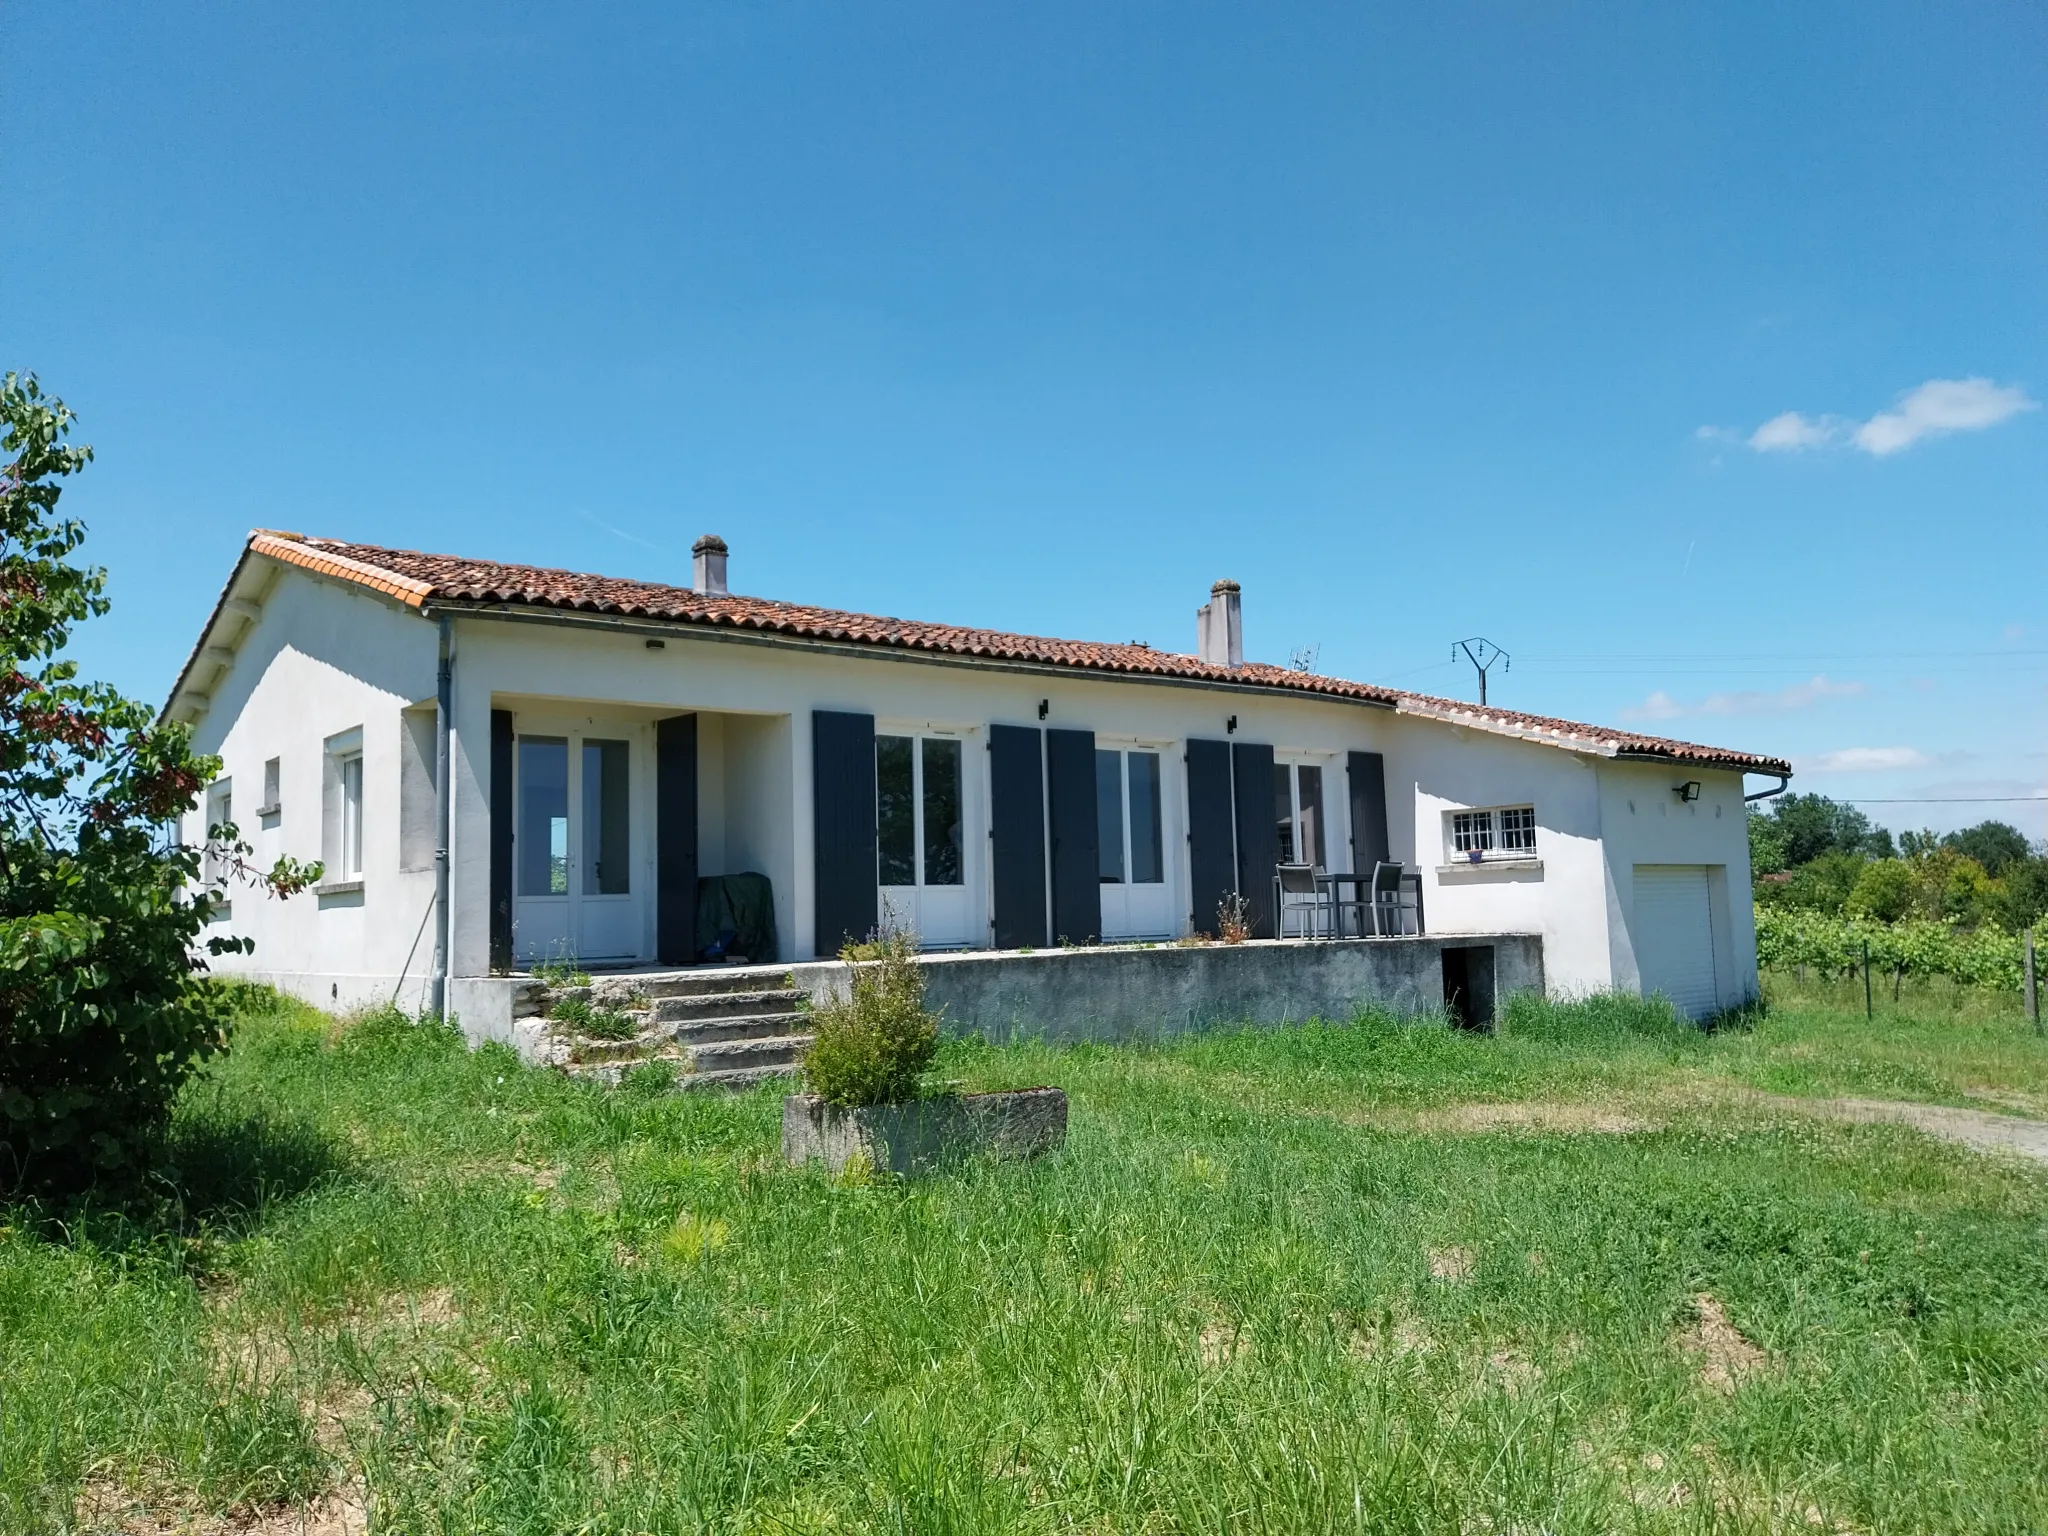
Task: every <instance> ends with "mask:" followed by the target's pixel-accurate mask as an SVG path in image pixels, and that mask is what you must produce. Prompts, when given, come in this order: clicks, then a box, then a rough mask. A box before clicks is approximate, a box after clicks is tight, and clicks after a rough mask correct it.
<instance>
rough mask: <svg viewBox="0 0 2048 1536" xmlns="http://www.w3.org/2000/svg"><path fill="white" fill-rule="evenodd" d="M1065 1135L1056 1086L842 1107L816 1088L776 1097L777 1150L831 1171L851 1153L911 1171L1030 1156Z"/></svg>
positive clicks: (889, 1168)
mask: <svg viewBox="0 0 2048 1536" xmlns="http://www.w3.org/2000/svg"><path fill="white" fill-rule="evenodd" d="M1066 1139H1067V1096H1066V1094H1065V1093H1063V1092H1061V1091H1060V1090H1059V1089H1057V1088H1025V1089H1021V1090H1018V1091H1016V1092H1011V1093H970V1094H963V1095H949V1096H947V1097H945V1098H934V1099H918V1100H915V1101H914V1102H912V1103H909V1104H870V1105H861V1106H857V1107H854V1108H844V1107H842V1106H840V1105H836V1104H827V1103H826V1102H825V1101H824V1100H823V1099H821V1098H819V1097H818V1096H817V1095H816V1094H811V1093H796V1094H791V1095H790V1096H789V1097H788V1098H786V1099H784V1100H783V1101H782V1155H783V1157H785V1158H786V1159H788V1161H790V1162H792V1163H808V1162H822V1163H824V1164H825V1166H826V1167H827V1168H829V1169H830V1170H831V1171H832V1172H834V1173H837V1172H839V1171H840V1170H841V1169H842V1168H844V1167H845V1166H846V1165H847V1163H848V1162H849V1161H851V1160H852V1159H854V1158H856V1157H860V1158H865V1159H866V1160H867V1162H868V1163H869V1165H870V1166H872V1167H874V1168H876V1169H879V1170H883V1171H886V1172H889V1173H914V1172H918V1171H920V1170H923V1169H927V1168H932V1167H936V1166H939V1165H941V1164H943V1163H947V1162H952V1161H955V1160H957V1159H959V1158H963V1157H972V1156H975V1155H977V1154H988V1155H990V1156H995V1157H1007V1158H1029V1157H1036V1156H1038V1155H1039V1154H1040V1153H1042V1152H1050V1151H1052V1150H1053V1149H1054V1148H1056V1147H1059V1146H1062V1145H1064V1144H1065V1142H1066Z"/></svg>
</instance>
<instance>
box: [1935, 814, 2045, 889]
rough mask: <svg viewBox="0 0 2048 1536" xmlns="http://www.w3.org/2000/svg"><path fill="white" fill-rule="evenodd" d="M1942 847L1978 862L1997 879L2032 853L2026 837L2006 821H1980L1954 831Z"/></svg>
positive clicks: (1987, 872)
mask: <svg viewBox="0 0 2048 1536" xmlns="http://www.w3.org/2000/svg"><path fill="white" fill-rule="evenodd" d="M1941 846H1942V847H1944V848H1953V849H1954V850H1955V851H1956V852H1957V853H1960V854H1961V855H1963V857H1965V858H1969V859H1975V860H1976V861H1977V862H1978V863H1979V864H1982V865H1983V866H1984V872H1985V873H1986V874H1988V875H1991V876H1993V877H1994V878H1996V877H1997V876H1999V875H2002V874H2004V873H2005V871H2006V869H2007V867H2008V866H2010V865H2013V864H2017V863H2019V862H2020V861H2022V860H2023V859H2025V858H2026V857H2027V854H2028V852H2029V850H2028V848H2027V839H2026V834H2025V833H2023V832H2021V831H2020V829H2019V828H2018V827H2015V826H2010V825H2008V824H2007V823H2005V822H2002V821H1980V822H1978V823H1977V825H1976V826H1974V827H1965V828H1964V829H1963V830H1962V831H1960V832H1951V833H1949V834H1948V835H1947V836H1946V837H1944V838H1943V839H1942V840H1941Z"/></svg>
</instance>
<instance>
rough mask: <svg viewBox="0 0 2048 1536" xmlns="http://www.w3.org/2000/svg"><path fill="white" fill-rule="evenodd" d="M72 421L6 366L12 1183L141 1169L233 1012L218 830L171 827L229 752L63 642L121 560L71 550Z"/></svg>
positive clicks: (4, 597) (7, 1010)
mask: <svg viewBox="0 0 2048 1536" xmlns="http://www.w3.org/2000/svg"><path fill="white" fill-rule="evenodd" d="M71 422H72V416H71V413H70V412H69V411H68V410H66V409H65V407H64V405H63V404H62V402H60V401H58V400H55V399H46V398H45V397H44V396H43V393H42V390H41V388H40V387H39V386H38V384H37V382H36V380H35V378H34V376H33V375H16V374H12V373H10V374H7V375H6V376H5V378H4V379H0V452H4V453H5V454H7V455H8V458H7V461H6V463H5V464H4V465H0V1188H4V1187H20V1186H22V1185H25V1184H32V1185H36V1186H40V1187H50V1188H62V1187H67V1186H69V1187H76V1186H79V1185H83V1184H85V1183H88V1182H91V1181H94V1180H96V1179H101V1178H105V1177H108V1176H110V1175H111V1176H121V1175H127V1174H132V1173H134V1172H135V1171H137V1169H138V1166H139V1163H140V1161H141V1159H142V1157H143V1155H144V1153H145V1151H146V1149H147V1148H148V1146H149V1145H150V1143H151V1141H152V1140H153V1138H154V1136H155V1134H156V1133H157V1132H158V1130H159V1129H160V1128H161V1126H162V1123H163V1121H164V1118H165V1116H166V1115H167V1113H168V1111H169V1108H170V1104H171V1100H172V1098H173V1096H174V1095H175V1094H176V1092H177V1090H178V1086H179V1084H180V1083H182V1082H183V1081H184V1079H185V1077H186V1075H187V1074H188V1073H189V1072H190V1071H191V1070H192V1068H193V1067H194V1066H195V1065H196V1064H197V1063H198V1061H199V1060H200V1059H201V1058H202V1057H204V1056H205V1055H206V1054H208V1053H209V1052H211V1051H215V1050H218V1049H219V1048H220V1046H221V1044H222V1043H223V1039H224V1034H225V1029H226V1023H227V1015H226V1010H225V1007H224V1005H223V1003H222V1001H221V998H220V995H219V993H218V991H217V989H215V988H213V987H211V986H209V985H207V983H206V980H205V978H204V976H203V974H202V973H203V971H204V968H205V962H204V961H203V960H202V959H200V958H198V957H197V955H195V953H194V951H193V943H194V940H195V939H196V938H197V936H198V934H199V931H200V929H201V927H202V926H203V924H204V923H205V921H206V919H207V917H208V916H209V914H210V912H211V903H212V898H210V897H208V896H206V895H197V896H191V897H190V898H189V899H188V892H189V891H190V888H191V886H192V884H193V882H194V880H195V877H196V876H197V874H198V872H199V861H200V857H201V852H202V850H200V849H196V848H191V847H186V846H182V845H180V844H178V843H177V842H175V841H172V840H170V839H168V838H167V837H166V835H165V833H164V830H163V829H164V827H165V825H166V823H168V822H170V821H171V820H172V819H173V818H174V817H176V816H177V815H178V814H179V813H180V812H182V811H184V810H185V809H186V808H187V807H188V806H190V805H191V803H192V800H193V797H194V796H195V795H196V794H197V793H198V791H199V790H200V789H201V787H202V786H204V785H205V784H206V782H207V781H208V780H209V779H211V778H212V777H213V776H215V775H216V774H217V773H218V772H219V771H220V765H219V762H218V760H217V759H214V758H208V757H200V756H197V755H195V754H194V753H193V751H192V743H191V733H190V731H189V730H188V729H187V728H186V727H184V726H182V725H176V724H172V723H169V722H163V721H158V720H157V719H156V718H155V712H154V711H153V710H151V709H150V708H149V706H148V705H145V704H141V703H137V702H135V701H132V700H129V699H124V698H123V697H121V695H120V694H119V693H117V692H116V691H115V690H114V689H113V688H112V687H111V686H109V685H107V684H105V683H84V682H80V681H79V680H78V665H77V663H76V662H73V661H69V660H64V659H61V658H60V653H61V652H62V651H63V649H64V647H65V644H66V643H67V641H68V640H69V638H70V634H71V630H72V627H73V626H74V625H76V624H79V623H81V622H83V621H84V620H86V619H88V618H94V617H97V616H99V615H101V614H104V613H105V612H106V611H107V600H106V597H105V595H104V588H105V585H106V572H105V571H104V570H101V569H99V568H96V567H87V566H81V565H75V564H72V563H70V562H69V560H68V558H67V557H68V556H70V555H71V554H72V552H73V551H74V550H76V549H77V548H78V546H79V544H80V543H81V542H82V541H83V540H84V537H85V530H84V528H83V527H82V526H81V525H80V524H79V523H77V522H75V521H72V520H69V519H60V518H58V517H57V515H56V508H57V499H58V496H59V494H60V491H61V486H60V483H59V482H60V481H61V480H62V479H63V478H64V477H65V476H67V475H71V474H74V473H76V472H77V471H78V470H80V469H83V468H84V467H85V465H86V464H87V463H88V462H90V461H91V458H92V450H91V449H90V448H84V447H72V446H69V445H68V444H66V442H65V441H64V439H65V438H66V437H67V436H68V435H69V433H70V429H71ZM209 837H210V838H213V839H215V842H214V844H213V851H214V852H215V854H216V857H217V858H218V859H219V860H220V861H221V862H222V863H223V864H224V865H225V866H227V867H230V868H232V869H234V870H236V871H238V872H240V873H242V874H243V875H245V876H248V877H249V878H252V879H253V878H262V879H263V880H264V882H265V883H266V884H268V885H269V887H270V888H271V889H272V890H274V891H276V892H277V893H279V894H289V893H290V892H291V891H294V890H297V889H300V888H303V887H304V886H305V885H307V884H310V883H311V881H312V880H314V879H317V878H318V874H319V869H318V866H317V865H311V866H301V865H296V864H294V863H292V862H291V861H289V860H281V861H279V864H278V865H277V867H276V868H275V869H273V870H272V871H271V872H270V873H269V875H268V876H265V877H256V876H255V875H254V872H253V871H252V870H250V869H249V867H248V865H247V864H246V862H245V856H246V855H247V853H248V851H249V850H248V849H247V847H246V845H243V844H241V843H239V842H237V841H236V834H235V829H234V828H233V827H231V826H223V827H220V828H215V829H210V831H209ZM207 947H208V948H209V949H210V950H211V951H212V952H213V953H215V954H221V953H225V952H228V951H230V950H245V949H246V948H247V947H248V946H247V944H246V941H243V940H238V939H232V938H216V939H213V940H211V941H209V943H208V946H207Z"/></svg>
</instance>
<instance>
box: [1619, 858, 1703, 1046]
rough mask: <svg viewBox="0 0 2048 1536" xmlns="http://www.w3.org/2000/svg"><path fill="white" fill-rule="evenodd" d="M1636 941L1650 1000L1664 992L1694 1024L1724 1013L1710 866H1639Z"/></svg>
mask: <svg viewBox="0 0 2048 1536" xmlns="http://www.w3.org/2000/svg"><path fill="white" fill-rule="evenodd" d="M1635 941H1636V964H1637V966H1638V968H1639V969H1640V970H1641V972H1642V977H1643V995H1644V996H1645V997H1647V996H1649V995H1650V994H1651V993H1652V992H1661V993H1663V994H1664V995H1665V996H1666V997H1668V998H1670V999H1671V1003H1672V1006H1673V1007H1675V1008H1677V1010H1678V1011H1679V1012H1680V1013H1682V1014H1684V1015H1685V1016H1686V1017H1687V1018H1690V1019H1703V1018H1706V1017H1708V1016H1709V1015H1710V1014H1713V1013H1715V1012H1717V1011H1718V1010H1719V1008H1720V998H1721V989H1720V986H1719V979H1718V978H1717V977H1716V976H1715V974H1714V907H1713V902H1712V901H1711V899H1710V898H1709V896H1708V886H1707V866H1706V865H1704V864H1638V865H1637V866H1636V921H1635Z"/></svg>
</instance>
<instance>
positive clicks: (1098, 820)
mask: <svg viewBox="0 0 2048 1536" xmlns="http://www.w3.org/2000/svg"><path fill="white" fill-rule="evenodd" d="M1159 762H1160V759H1159V754H1158V753H1157V752H1151V751H1145V750H1142V749H1141V750H1136V751H1133V750H1129V749H1125V748H1111V747H1099V748H1097V749H1096V752H1095V826H1096V832H1097V836H1098V839H1099V844H1098V846H1099V847H1100V849H1101V859H1102V876H1101V878H1102V936H1103V937H1104V938H1105V939H1163V938H1170V937H1171V936H1172V934H1173V927H1174V922H1173V911H1172V903H1171V902H1170V901H1169V900H1168V899H1167V894H1166V829H1165V815H1164V809H1163V807H1162V806H1161V804H1160V784H1161V779H1160V766H1159Z"/></svg>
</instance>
